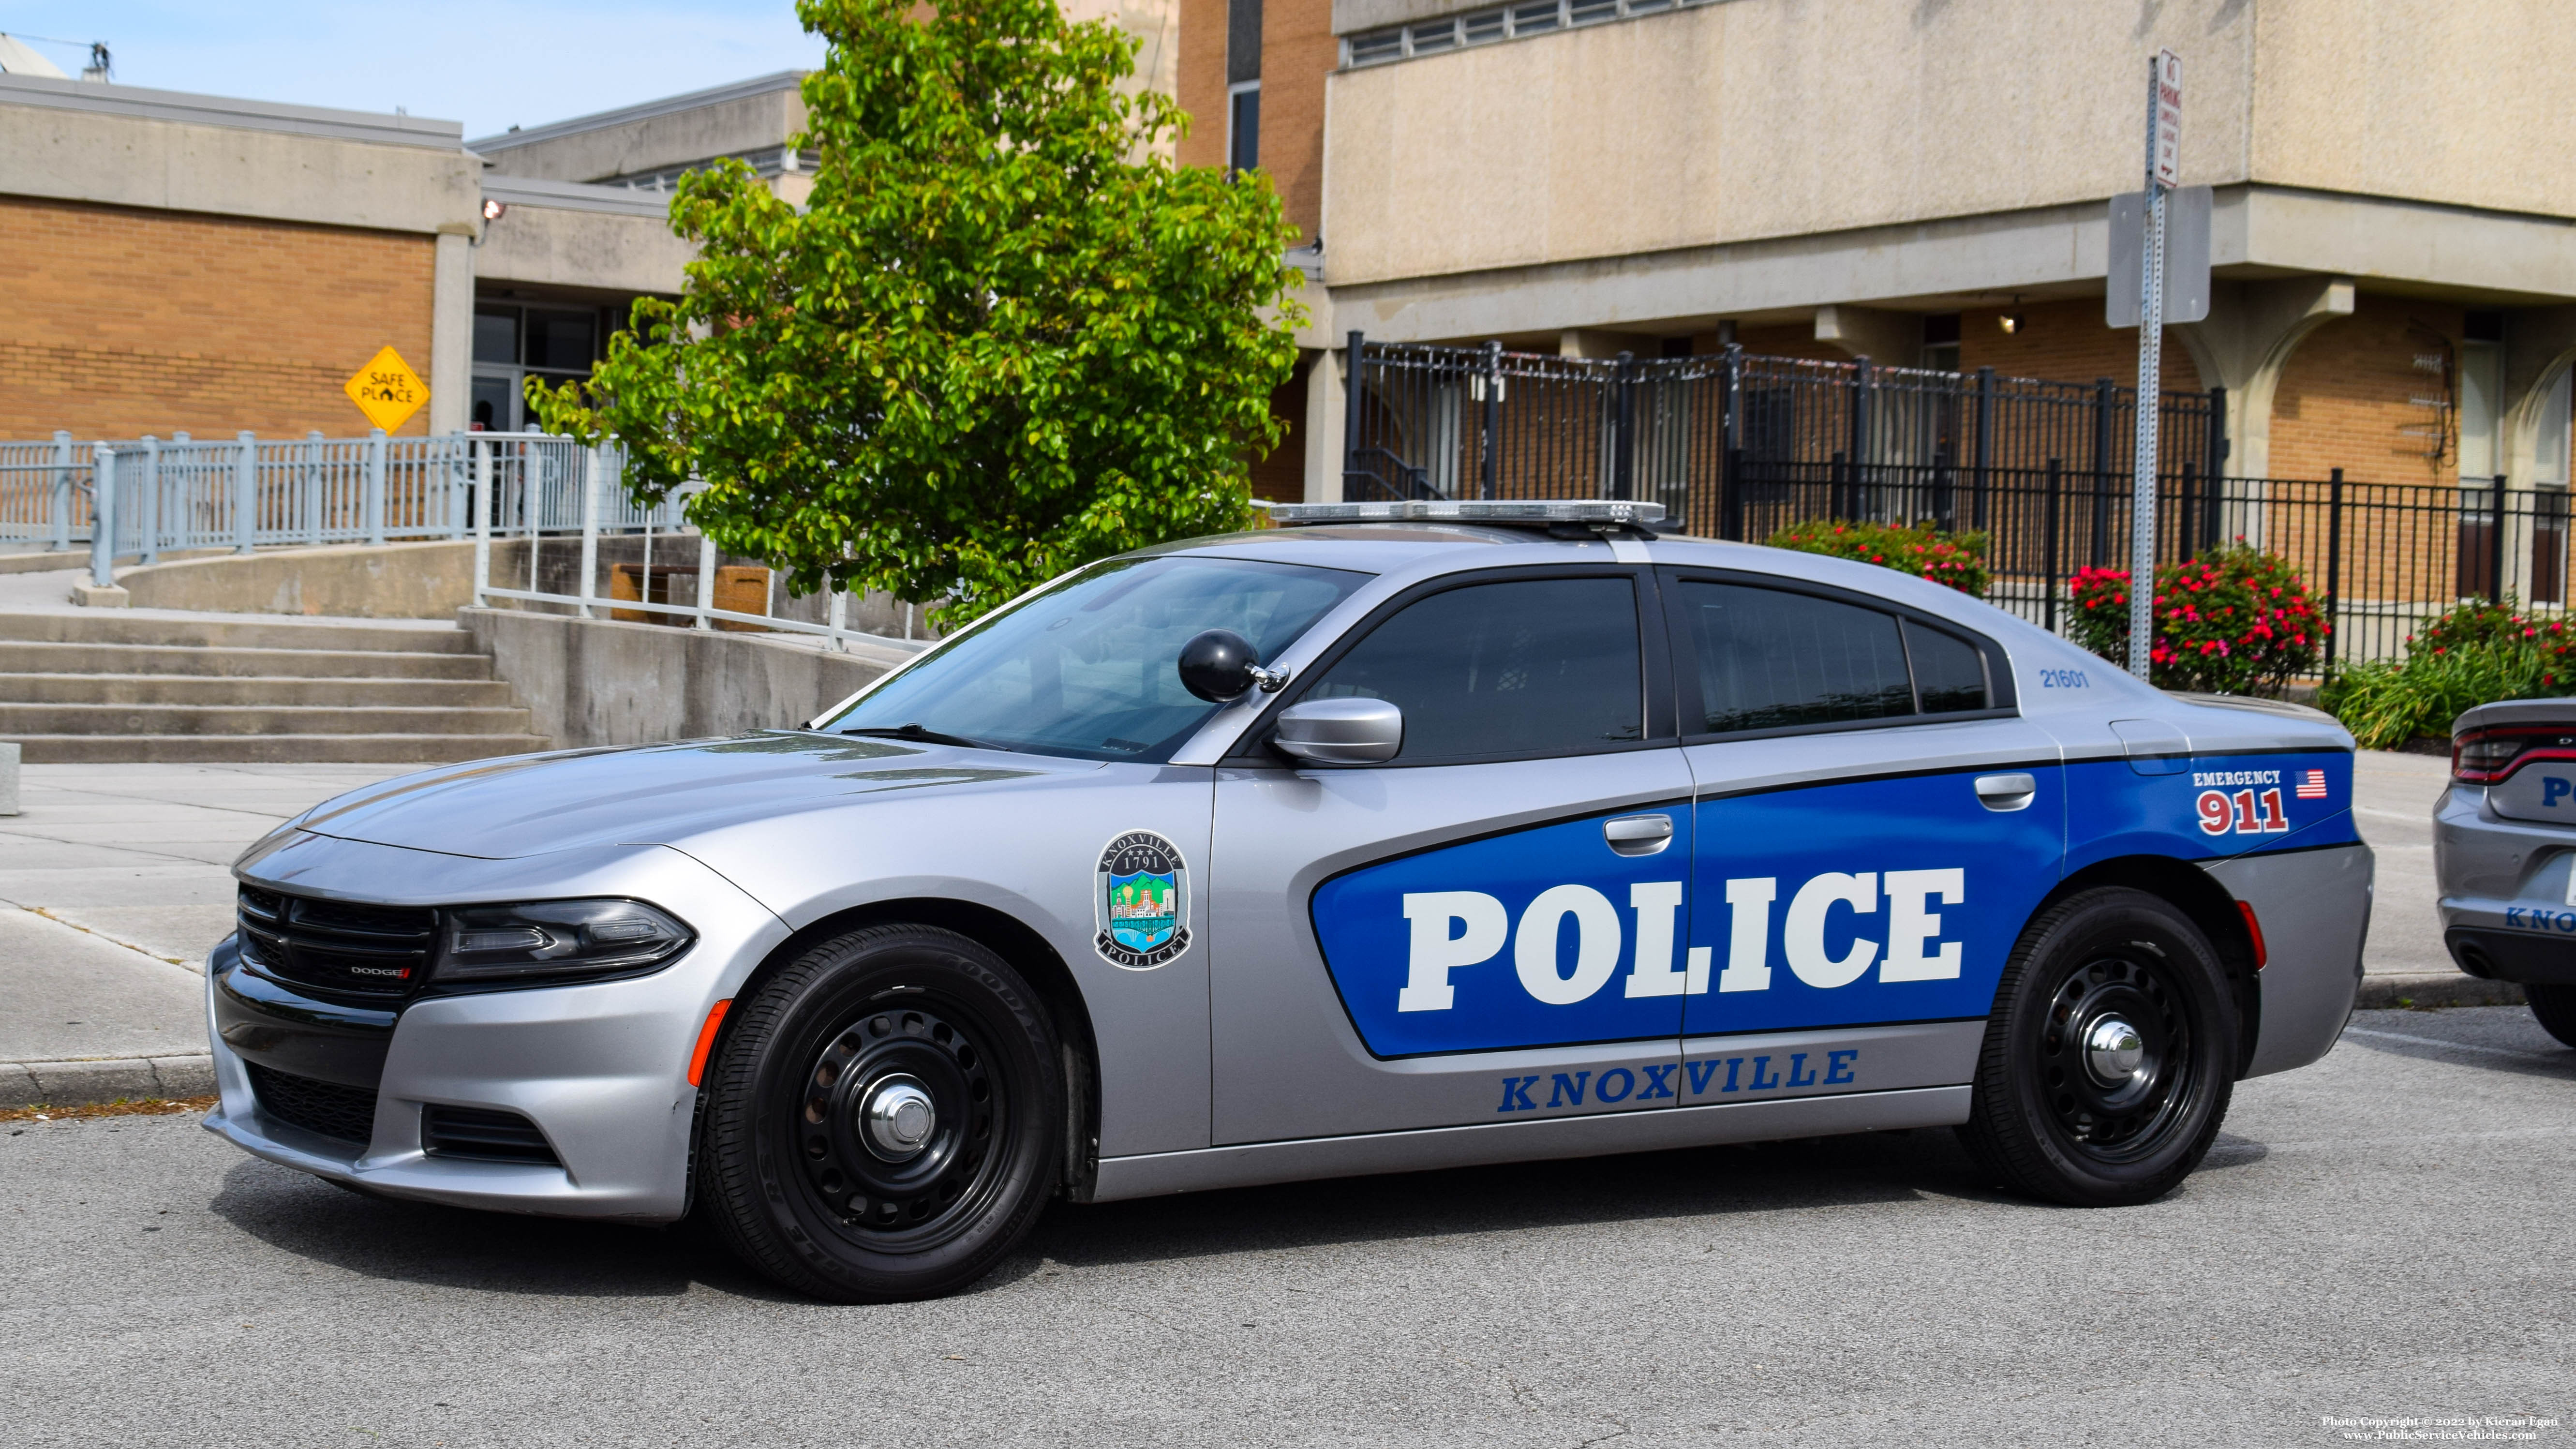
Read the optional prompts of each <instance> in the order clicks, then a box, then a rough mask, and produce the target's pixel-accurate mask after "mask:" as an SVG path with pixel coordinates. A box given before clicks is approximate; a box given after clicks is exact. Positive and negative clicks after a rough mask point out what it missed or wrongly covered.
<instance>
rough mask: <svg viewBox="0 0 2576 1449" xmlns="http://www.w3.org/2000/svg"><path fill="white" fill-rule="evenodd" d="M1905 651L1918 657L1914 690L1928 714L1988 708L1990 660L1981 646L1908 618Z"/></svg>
mask: <svg viewBox="0 0 2576 1449" xmlns="http://www.w3.org/2000/svg"><path fill="white" fill-rule="evenodd" d="M1905 650H1906V653H1908V654H1909V655H1911V656H1913V659H1914V692H1915V694H1916V695H1917V696H1918V697H1919V698H1920V699H1921V700H1922V702H1923V712H1924V713H1925V714H1954V713H1956V712H1958V711H1960V710H1963V709H1984V708H1985V707H1986V661H1985V659H1984V657H1983V656H1981V655H1979V654H1978V653H1977V646H1975V645H1974V644H1971V643H1969V642H1968V641H1967V640H1965V639H1962V638H1960V637H1959V636H1958V635H1956V634H1945V633H1943V632H1941V631H1940V630H1938V629H1927V628H1925V627H1923V626H1922V625H1920V624H1917V623H1915V622H1914V621H1913V620H1911V619H1908V620H1906V621H1905Z"/></svg>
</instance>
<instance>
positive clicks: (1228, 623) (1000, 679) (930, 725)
mask: <svg viewBox="0 0 2576 1449" xmlns="http://www.w3.org/2000/svg"><path fill="white" fill-rule="evenodd" d="M1368 578H1369V576H1368V575H1367V574H1361V573H1352V572H1349V571H1347V570H1343V569H1320V568H1309V567H1305V566H1303V565H1297V564H1275V563H1254V562H1251V561H1248V560H1243V559H1227V558H1147V559H1125V560H1117V561H1113V562H1110V563H1106V564H1101V565H1098V566H1096V567H1094V568H1090V569H1086V570H1083V571H1082V572H1079V573H1076V574H1072V575H1069V576H1068V577H1066V578H1065V579H1063V580H1062V581H1060V582H1058V583H1055V584H1053V585H1050V586H1049V587H1048V588H1047V589H1046V590H1045V591H1044V592H1042V593H1039V594H1037V595H1035V596H1034V597H1031V598H1029V599H1027V600H1025V601H1023V602H1021V603H1020V604H1018V605H1016V606H1014V607H1013V608H1011V609H1009V610H1008V611H1006V612H1004V613H1003V614H1001V615H999V616H997V617H995V618H993V619H991V620H989V621H987V622H986V623H985V624H984V625H983V626H982V627H981V628H977V629H974V630H971V631H969V632H968V633H965V634H962V635H960V636H959V637H957V638H955V639H953V640H950V641H949V642H947V643H945V644H942V645H940V646H939V647H938V648H936V649H934V650H932V651H931V652H930V653H929V654H928V655H927V656H925V657H924V658H923V659H922V660H921V662H919V663H917V664H915V665H913V666H912V667H911V668H910V669H907V670H905V671H904V672H902V673H901V674H898V675H896V676H894V677H893V678H891V679H888V680H887V681H886V682H885V683H884V684H882V685H880V686H878V687H877V688H875V689H872V690H870V691H868V693H867V694H866V695H865V696H863V697H862V698H861V699H860V700H859V701H858V702H857V703H856V704H853V705H851V706H850V708H849V709H848V710H846V711H844V712H843V713H842V714H841V715H840V716H839V717H838V718H836V719H834V720H832V721H830V722H829V723H826V724H825V725H823V726H822V728H823V729H824V730H826V731H832V732H844V733H846V732H848V731H852V730H865V731H868V732H870V733H883V734H887V735H894V736H898V737H910V738H913V739H920V740H926V741H929V742H932V743H942V742H946V743H959V742H971V743H974V744H978V745H986V746H990V747H993V748H996V749H1006V750H1027V751H1031V752H1033V753H1036V754H1042V755H1071V756H1073V757H1075V758H1076V759H1085V760H1142V761H1147V762H1155V763H1159V762H1161V761H1163V760H1166V759H1169V758H1171V754H1172V751H1174V750H1176V749H1179V748H1180V746H1181V742H1182V741H1184V740H1186V739H1188V738H1189V736H1190V734H1191V732H1192V731H1194V730H1196V729H1197V728H1198V727H1199V725H1200V724H1201V723H1202V722H1204V721H1205V720H1206V719H1207V717H1208V716H1209V715H1210V714H1212V713H1214V712H1215V710H1216V706H1215V705H1212V704H1209V703H1208V702H1207V701H1205V700H1203V699H1200V698H1198V697H1197V696H1195V695H1193V694H1191V693H1190V692H1189V691H1188V690H1186V689H1183V688H1182V687H1181V675H1180V670H1179V667H1178V663H1177V661H1178V660H1179V658H1180V654H1181V645H1182V644H1184V643H1186V642H1187V641H1188V640H1189V638H1190V636H1191V635H1193V634H1196V633H1198V632H1200V631H1201V630H1204V629H1232V630H1233V631H1234V632H1236V633H1238V634H1241V635H1242V636H1243V637H1245V638H1246V639H1249V640H1251V641H1252V643H1253V646H1254V648H1255V649H1256V650H1258V651H1259V654H1260V657H1261V658H1262V659H1264V660H1270V659H1276V658H1277V657H1279V653H1280V651H1281V650H1283V649H1286V648H1287V647H1288V646H1289V645H1290V644H1292V643H1294V642H1296V639H1297V636H1298V635H1300V634H1303V633H1305V632H1306V629H1307V627H1308V626H1309V625H1311V624H1313V623H1314V622H1315V621H1316V620H1317V619H1319V618H1321V617H1323V615H1324V613H1325V611H1326V610H1329V609H1331V608H1332V607H1333V606H1334V605H1335V604H1338V603H1340V602H1341V601H1342V600H1343V599H1344V598H1345V597H1347V596H1348V595H1349V594H1350V592H1351V591H1352V590H1353V589H1356V588H1358V587H1359V586H1360V585H1361V584H1364V583H1366V582H1368ZM943 737H944V739H943Z"/></svg>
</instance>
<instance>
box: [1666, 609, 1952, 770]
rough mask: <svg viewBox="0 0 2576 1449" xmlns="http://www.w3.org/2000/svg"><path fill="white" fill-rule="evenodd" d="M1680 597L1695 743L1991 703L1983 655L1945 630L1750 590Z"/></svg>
mask: <svg viewBox="0 0 2576 1449" xmlns="http://www.w3.org/2000/svg"><path fill="white" fill-rule="evenodd" d="M1680 597H1681V601H1682V612H1683V615H1684V617H1685V619H1686V620H1687V621H1688V623H1687V627H1688V632H1689V639H1688V644H1687V648H1688V650H1689V654H1690V662H1691V663H1692V664H1693V665H1694V666H1695V673H1696V674H1697V676H1698V690H1697V701H1696V703H1697V708H1696V710H1692V709H1689V708H1688V707H1686V708H1685V714H1686V715H1692V714H1695V715H1696V718H1693V719H1689V720H1687V721H1686V726H1687V728H1688V730H1689V732H1690V733H1693V734H1732V733H1735V732H1738V731H1742V730H1765V729H1785V728H1793V727H1797V726H1807V725H1831V724H1863V723H1867V722H1870V721H1873V720H1887V719H1902V718H1906V717H1910V716H1915V715H1923V714H1950V713H1958V712H1961V711H1967V710H1982V709H1985V708H1986V707H1987V706H1988V704H1989V702H1990V700H1991V695H1990V692H1989V690H1988V688H1987V682H1986V670H1985V659H1984V656H1983V654H1982V653H1981V651H1979V650H1978V648H1977V647H1976V646H1975V645H1973V644H1971V643H1969V642H1968V641H1967V640H1965V639H1962V638H1960V637H1959V636H1957V635H1955V634H1951V633H1949V632H1947V631H1945V630H1941V629H1935V628H1931V627H1929V626H1926V625H1923V624H1920V623H1917V622H1915V621H1914V620H1911V619H1904V620H1900V619H1898V618H1897V617H1896V616H1895V615H1893V614H1890V613H1887V612H1885V611H1883V610H1879V609H1872V608H1867V607H1865V606H1862V605H1859V604H1851V603H1845V602H1843V601H1841V600H1839V599H1828V598H1823V597H1820V596H1818V595H1814V594H1802V593H1793V592H1790V591H1788V590H1785V589H1766V588H1760V587H1756V586H1752V585H1746V584H1731V583H1718V582H1715V581H1711V580H1684V581H1683V582H1682V584H1681V586H1680ZM1688 698H1689V696H1688V695H1687V694H1686V695H1685V699H1686V700H1687V699H1688Z"/></svg>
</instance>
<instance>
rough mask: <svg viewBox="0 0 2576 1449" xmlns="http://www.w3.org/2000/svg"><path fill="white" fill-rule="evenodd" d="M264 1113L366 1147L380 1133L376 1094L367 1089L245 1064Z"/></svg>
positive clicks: (253, 1063)
mask: <svg viewBox="0 0 2576 1449" xmlns="http://www.w3.org/2000/svg"><path fill="white" fill-rule="evenodd" d="M242 1065H243V1066H245V1067H248V1068H249V1069H250V1086H251V1090H252V1091H254V1092H257V1093H258V1094H259V1107H260V1110H261V1111H263V1112H266V1113H267V1114H268V1115H270V1116H272V1117H275V1118H276V1119H277V1120H279V1121H281V1122H286V1123H291V1124H293V1125H294V1126H297V1127H301V1128H303V1129H304V1130H305V1131H307V1132H317V1133H320V1134H321V1135H322V1136H324V1137H337V1138H339V1139H340V1140H341V1141H343V1142H355V1143H359V1144H361V1145H364V1144H365V1143H366V1141H367V1140H368V1139H369V1138H371V1137H373V1136H374V1135H375V1131H376V1094H375V1093H374V1092H372V1091H370V1090H368V1089H367V1088H365V1087H343V1086H341V1085H340V1084H339V1083H337V1082H317V1081H315V1080H313V1079H312V1078H311V1077H299V1076H297V1075H295V1074H294V1073H293V1072H281V1071H278V1070H277V1069H276V1068H274V1067H263V1066H261V1065H260V1064H259V1063H257V1062H244V1063H242Z"/></svg>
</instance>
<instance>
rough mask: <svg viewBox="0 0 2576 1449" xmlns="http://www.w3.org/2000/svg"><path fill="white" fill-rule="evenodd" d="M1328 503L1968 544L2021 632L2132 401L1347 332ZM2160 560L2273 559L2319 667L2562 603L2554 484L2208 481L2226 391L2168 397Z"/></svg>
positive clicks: (2061, 576) (2039, 386) (1979, 381)
mask: <svg viewBox="0 0 2576 1449" xmlns="http://www.w3.org/2000/svg"><path fill="white" fill-rule="evenodd" d="M1350 348H1351V351H1350V356H1351V357H1352V358H1354V359H1355V360H1356V361H1355V363H1354V365H1353V366H1352V368H1351V371H1350V373H1349V375H1348V378H1347V383H1346V385H1347V388H1348V392H1347V395H1346V407H1347V414H1346V432H1345V434H1344V463H1343V473H1342V486H1343V496H1344V497H1346V498H1353V499H1371V498H1433V497H1442V498H1538V497H1555V498H1564V497H1606V498H1635V499H1640V500H1651V501H1655V502H1659V503H1662V504H1663V505H1664V509H1665V513H1666V516H1667V517H1668V518H1670V519H1672V520H1674V521H1675V522H1676V523H1677V524H1678V525H1679V526H1680V527H1681V528H1682V529H1683V530H1684V531H1686V532H1689V533H1692V534H1696V535H1699V536H1702V537H1713V538H1725V539H1734V540H1741V541H1746V542H1754V543H1759V542H1761V541H1763V540H1765V539H1767V538H1769V537H1771V536H1772V535H1773V534H1774V533H1776V532H1778V531H1779V530H1780V529H1782V528H1784V527H1787V526H1789V525H1791V524H1795V523H1803V522H1809V521H1814V520H1819V519H1845V520H1854V521H1869V522H1882V523H1892V524H1903V525H1913V524H1919V523H1927V522H1928V523H1931V524H1933V525H1935V526H1937V527H1941V528H1944V529H1963V530H1976V531H1980V532H1983V533H1984V534H1985V535H1986V558H1987V563H1988V567H1989V569H1990V572H1991V579H1992V582H1991V584H1990V586H1989V588H1988V591H1987V599H1988V601H1989V602H1992V603H1994V604H1996V605H1998V606H2000V607H2002V608H2005V609H2009V610H2011V611H2012V612H2014V613H2016V614H2018V615H2020V616H2021V617H2023V618H2025V619H2028V620H2029V621H2031V622H2032V623H2034V624H2038V625H2041V626H2042V627H2044V628H2048V629H2052V630H2056V629H2059V628H2060V627H2061V626H2062V625H2063V624H2064V623H2065V622H2066V615H2067V603H2066V600H2067V581H2068V580H2069V579H2070V578H2071V577H2072V576H2073V575H2074V574H2075V573H2076V572H2077V571H2078V570H2081V569H2084V568H2087V567H2101V566H2106V565H2107V566H2110V567H2115V568H2122V569H2125V568H2126V567H2127V554H2128V547H2127V543H2128V531H2129V514H2130V507H2131V500H2132V488H2133V479H2132V475H2131V471H2130V455H2131V451H2132V449H2133V447H2134V442H2133V440H2134V437H2135V434H2136V427H2135V424H2136V409H2137V405H2138V404H2137V393H2136V390H2135V389H2132V388H2123V387H2120V386H2117V385H2116V384H2114V383H2112V382H2111V381H2110V380H2109V379H2100V380H2097V381H2095V382H2092V383H2089V384H2085V383H2054V382H2041V381H2036V380H2032V379H2028V378H2007V377H2002V376H1998V375H1997V374H1995V373H1994V372H1993V371H1992V370H1991V369H1985V370H1980V371H1978V372H1972V373H1953V372H1936V371H1925V370H1921V369H1915V368H1883V367H1877V366H1875V365H1873V364H1871V363H1869V362H1866V361H1861V362H1850V363H1836V362H1811V361H1805V360H1799V359H1790V358H1776V357H1756V356H1751V355H1747V354H1745V353H1744V352H1743V351H1742V350H1741V349H1740V348H1734V347H1730V348H1728V349H1727V350H1726V351H1725V352H1724V353H1722V354H1716V355H1710V356H1704V357H1689V358H1665V359H1650V360H1644V361H1640V360H1637V359H1633V358H1625V357H1622V358H1618V359H1612V360H1593V359H1582V358H1564V357H1553V356H1544V355H1533V354H1525V353H1511V352H1505V351H1504V350H1503V349H1502V348H1501V347H1499V346H1497V345H1494V344H1488V345H1486V346H1484V347H1481V348H1458V347H1420V346H1413V345H1408V344H1386V343H1372V342H1368V341H1367V340H1366V339H1365V338H1363V337H1361V336H1360V335H1359V334H1356V333H1354V334H1352V335H1351V338H1350ZM2159 406H2161V407H2162V408H2163V409H2164V417H2163V419H2162V427H2161V429H2160V443H2159V449H2158V451H2159V452H2160V454H2161V456H2160V458H2159V459H2158V467H2157V473H2158V503H2157V510H2156V516H2157V543H2156V553H2157V558H2158V560H2159V561H2160V564H2170V563H2173V562H2176V561H2179V560H2183V559H2189V558H2193V557H2196V556H2198V555H2199V554H2200V553H2202V552H2203V551H2205V550H2207V549H2210V548H2212V547H2215V546H2218V545H2220V544H2224V543H2228V542H2232V541H2236V540H2240V539H2241V540H2243V541H2244V542H2246V543H2248V544H2252V545H2254V546H2257V547H2261V548H2265V549H2268V550H2270V551H2272V552H2274V553H2277V554H2280V555H2281V556H2283V557H2284V558H2286V559H2288V560H2289V561H2290V563H2291V565H2292V566H2293V567H2294V568H2295V569H2297V571H2298V572H2299V575H2300V577H2301V578H2302V579H2303V580H2304V581H2305V582H2306V584H2307V586H2308V588H2309V591H2310V592H2311V593H2312V594H2314V595H2315V596H2316V597H2317V598H2318V600H2319V601H2320V606H2321V607H2322V608H2323V609H2324V610H2325V611H2326V613H2327V614H2328V616H2329V618H2330V619H2331V620H2332V621H2333V623H2334V628H2333V630H2332V631H2331V632H2330V633H2329V634H2328V636H2327V639H2326V641H2325V651H2324V661H2325V664H2326V667H2327V668H2329V669H2331V668H2333V667H2335V666H2336V665H2338V664H2349V663H2356V662H2360V661H2362V660H2367V659H2385V658H2392V657H2395V656H2397V655H2400V654H2402V653H2403V652H2404V648H2405V643H2406V639H2407V637H2408V636H2409V635H2411V634H2413V633H2415V632H2417V631H2418V630H2419V629H2420V628H2421V627H2422V626H2423V625H2424V623H2426V622H2427V621H2429V620H2430V619H2431V618H2432V617H2434V616H2435V615H2438V614H2440V613H2441V612H2442V611H2444V610H2446V609H2449V608H2451V607H2453V606H2454V605H2457V604H2459V603H2462V602H2464V601H2468V600H2475V599H2485V600H2491V601H2499V602H2500V601H2503V600H2506V599H2513V600H2517V601H2519V602H2520V603H2522V604H2523V605H2525V606H2526V607H2528V608H2529V609H2531V610H2532V611H2534V612H2536V613H2539V614H2542V615H2546V616H2549V617H2553V618H2554V617H2560V616H2563V615H2564V614H2565V613H2566V612H2567V605H2568V602H2569V599H2570V590H2571V582H2570V569H2571V560H2570V557H2569V544H2570V538H2569V534H2570V522H2569V514H2570V505H2569V501H2568V499H2569V495H2568V490H2567V488H2566V487H2565V485H2563V484H2555V485H2541V486H2531V485H2528V484H2526V485H2523V486H2514V485H2513V484H2512V483H2511V482H2510V480H2507V479H2504V478H2474V477H2473V478H2465V479H2461V480H2459V481H2457V482H2445V481H2438V480H2427V481H2424V482H2420V483H2384V482H2358V481H2350V480H2347V479H2346V477H2345V475H2344V470H2342V469H2340V468H2338V469H2335V470H2333V472H2332V474H2331V476H2330V477H2328V478H2326V479H2323V480H2314V479H2278V478H2231V477H2227V476H2225V463H2226V442H2225V433H2226V417H2227V397H2226V394H2225V393H2224V392H2223V391H2221V390H2217V389H2212V390H2211V391H2209V392H2206V393H2192V392H2168V393H2165V394H2164V395H2163V397H2162V399H2161V400H2160V403H2159Z"/></svg>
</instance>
